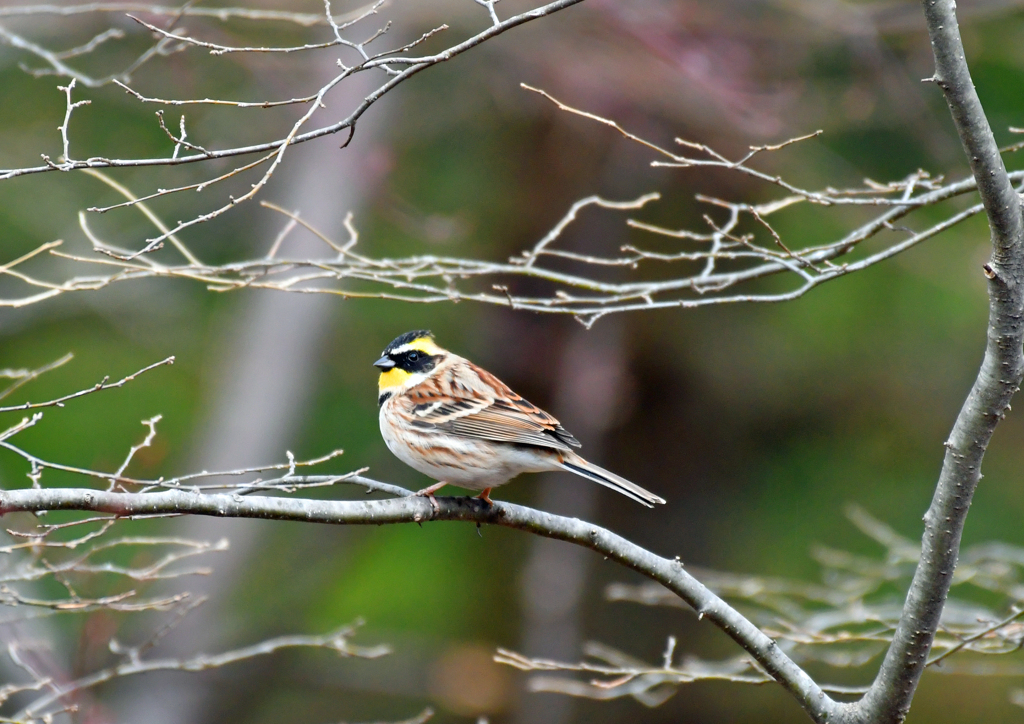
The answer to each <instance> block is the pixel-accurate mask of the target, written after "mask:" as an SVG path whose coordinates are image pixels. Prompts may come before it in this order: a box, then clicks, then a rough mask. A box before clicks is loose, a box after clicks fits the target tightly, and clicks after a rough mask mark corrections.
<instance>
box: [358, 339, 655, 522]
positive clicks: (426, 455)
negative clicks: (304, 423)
mask: <svg viewBox="0 0 1024 724" xmlns="http://www.w3.org/2000/svg"><path fill="white" fill-rule="evenodd" d="M373 364H374V366H375V367H377V368H379V369H380V370H381V375H380V379H379V381H378V393H379V397H378V398H377V402H378V404H379V405H380V432H381V435H383V436H384V442H385V443H386V444H387V446H388V449H389V450H391V452H392V453H394V454H395V456H396V457H397V458H398V459H399V460H401V461H402V462H403V463H405V464H406V465H409V466H410V467H412V468H414V469H416V470H418V471H420V472H421V473H424V474H426V475H429V476H430V477H432V478H433V479H434V480H438V481H440V482H438V483H437V484H436V485H431V486H430V487H428V488H424V489H423V490H421V491H419V492H418V493H417V495H425V496H427V497H429V498H430V499H431V502H433V503H434V505H435V506H436V505H437V501H436V500H434V496H433V494H434V492H436V491H437V490H438V489H440V488H441V487H443V486H444V485H448V484H450V485H457V486H458V487H460V488H467V489H469V490H479V491H481V493H480V495H479V496H478V497H480V498H481V499H482V500H484V501H485V502H487V503H488V504H490V503H491V499H490V497H489V496H490V492H491V490H492V489H493V488H496V487H498V486H499V485H504V484H505V483H507V482H508V481H509V480H511V479H512V478H514V477H515V476H517V475H519V474H520V473H540V472H546V471H549V470H568V471H569V472H571V473H575V474H576V475H580V476H582V477H584V478H587V479H588V480H592V481H594V482H595V483H600V484H601V485H604V486H606V487H609V488H611V489H612V490H615V491H616V492H619V493H622V494H623V495H625V496H627V497H629V498H632V499H633V500H635V501H637V502H638V503H642V504H644V505H646V506H647V507H654V504H655V503H664V502H665V501H664V500H663V499H661V498H660V497H658V496H657V495H655V494H654V493H651V492H648V491H647V490H644V489H643V488H641V487H640V486H639V485H636V484H635V483H631V482H630V481H628V480H626V479H625V478H622V477H619V476H618V475H616V474H615V473H612V472H609V471H607V470H605V469H604V468H601V467H598V466H597V465H594V464H593V463H589V462H587V461H586V460H584V459H583V458H581V457H580V456H579V455H577V454H576V453H575V452H573V448H578V447H580V443H579V441H578V440H577V439H576V438H574V437H573V436H572V435H570V434H569V433H568V432H567V431H566V429H565V428H563V427H562V426H561V425H560V424H559V422H558V420H556V419H555V418H554V417H552V416H551V415H549V414H548V413H546V412H544V411H543V410H541V409H540V408H539V407H537V406H535V405H532V404H530V403H529V402H527V401H526V400H524V399H523V398H522V397H520V396H519V395H517V394H516V393H515V392H513V391H512V390H510V389H509V388H508V386H507V385H506V384H505V383H504V382H502V381H501V380H499V379H498V378H497V377H495V376H494V375H492V374H491V373H490V372H488V371H487V370H484V369H481V368H480V367H477V366H476V365H475V364H473V363H472V362H470V361H469V360H467V359H465V358H463V357H460V356H458V355H457V354H454V353H452V352H449V351H448V350H446V349H442V348H441V347H439V346H438V345H437V344H436V343H435V342H434V337H433V335H432V334H431V333H430V332H428V331H426V330H417V331H414V332H406V333H405V334H403V335H402V336H400V337H398V338H397V339H395V341H393V342H392V343H391V344H389V345H388V346H387V348H385V350H384V352H383V354H382V355H381V358H380V359H379V360H377V361H376V362H374V363H373Z"/></svg>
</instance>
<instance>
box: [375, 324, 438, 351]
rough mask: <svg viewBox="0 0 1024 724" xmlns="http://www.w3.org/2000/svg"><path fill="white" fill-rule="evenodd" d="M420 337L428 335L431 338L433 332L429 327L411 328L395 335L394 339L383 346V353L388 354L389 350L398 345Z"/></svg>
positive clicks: (396, 347)
mask: <svg viewBox="0 0 1024 724" xmlns="http://www.w3.org/2000/svg"><path fill="white" fill-rule="evenodd" d="M420 337H430V338H431V339H433V338H434V333H433V332H431V331H430V330H429V329H416V330H413V331H412V332H406V333H405V334H402V335H399V336H398V337H395V339H394V341H393V342H392V343H391V344H389V345H388V346H387V347H385V348H384V354H385V355H388V354H390V353H391V352H394V351H395V350H396V349H398V348H399V347H401V346H402V345H403V344H409V343H410V342H412V341H413V340H414V339H419V338H420Z"/></svg>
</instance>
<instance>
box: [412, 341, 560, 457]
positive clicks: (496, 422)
mask: <svg viewBox="0 0 1024 724" xmlns="http://www.w3.org/2000/svg"><path fill="white" fill-rule="evenodd" d="M460 362H461V364H455V365H453V366H452V367H451V368H449V369H447V370H444V371H440V372H441V373H440V374H438V375H437V376H436V377H433V378H431V379H430V380H427V381H425V382H424V383H423V384H422V385H418V386H417V387H416V388H413V389H412V390H410V391H409V397H410V402H411V403H412V406H411V408H410V409H409V412H410V413H411V416H412V418H413V419H412V422H413V424H415V425H416V426H417V427H433V428H435V429H438V430H443V431H445V432H448V433H451V434H454V435H461V436H464V437H477V438H482V439H484V440H493V441H495V442H511V443H520V444H525V445H539V446H541V447H549V448H554V449H557V450H570V449H571V448H573V447H580V443H579V441H578V440H577V439H576V438H574V437H573V436H572V435H571V434H569V432H567V431H566V429H565V428H564V427H562V426H561V424H559V422H558V420H556V419H555V418H554V417H552V416H551V415H549V414H548V413H546V412H544V410H542V409H540V408H539V407H537V406H536V405H534V404H532V403H530V402H528V401H527V400H524V399H523V398H522V397H521V396H519V395H517V394H516V393H515V392H513V391H512V390H511V389H510V388H509V387H508V385H506V384H505V383H504V382H502V381H501V380H499V379H498V378H497V377H495V376H494V375H492V374H491V373H490V372H487V371H486V370H484V369H481V368H479V367H477V366H476V365H474V364H473V363H472V362H469V361H468V360H460Z"/></svg>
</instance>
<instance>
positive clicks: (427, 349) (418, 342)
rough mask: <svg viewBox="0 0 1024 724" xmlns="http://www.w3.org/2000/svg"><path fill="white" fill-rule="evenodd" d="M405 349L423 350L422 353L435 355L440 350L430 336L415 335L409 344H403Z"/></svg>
mask: <svg viewBox="0 0 1024 724" xmlns="http://www.w3.org/2000/svg"><path fill="white" fill-rule="evenodd" d="M405 347H406V348H407V349H415V350H419V351H420V352H423V353H424V354H429V355H435V354H439V353H440V352H441V351H442V350H441V348H440V347H438V346H437V345H436V344H434V340H432V339H431V338H430V337H417V338H416V339H414V340H413V341H412V342H410V343H409V344H407V345H405Z"/></svg>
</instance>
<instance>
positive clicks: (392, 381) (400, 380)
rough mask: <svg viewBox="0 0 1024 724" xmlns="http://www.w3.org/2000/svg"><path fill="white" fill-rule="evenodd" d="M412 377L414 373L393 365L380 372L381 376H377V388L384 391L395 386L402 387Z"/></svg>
mask: <svg viewBox="0 0 1024 724" xmlns="http://www.w3.org/2000/svg"><path fill="white" fill-rule="evenodd" d="M410 377H412V375H411V374H409V373H408V372H406V371H405V370H400V369H398V368H397V367H392V368H391V369H389V370H388V371H387V372H381V373H380V377H378V378H377V389H378V390H380V391H381V392H383V391H384V390H390V389H392V388H394V387H401V386H402V385H404V384H405V381H406V380H408V379H409V378H410Z"/></svg>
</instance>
